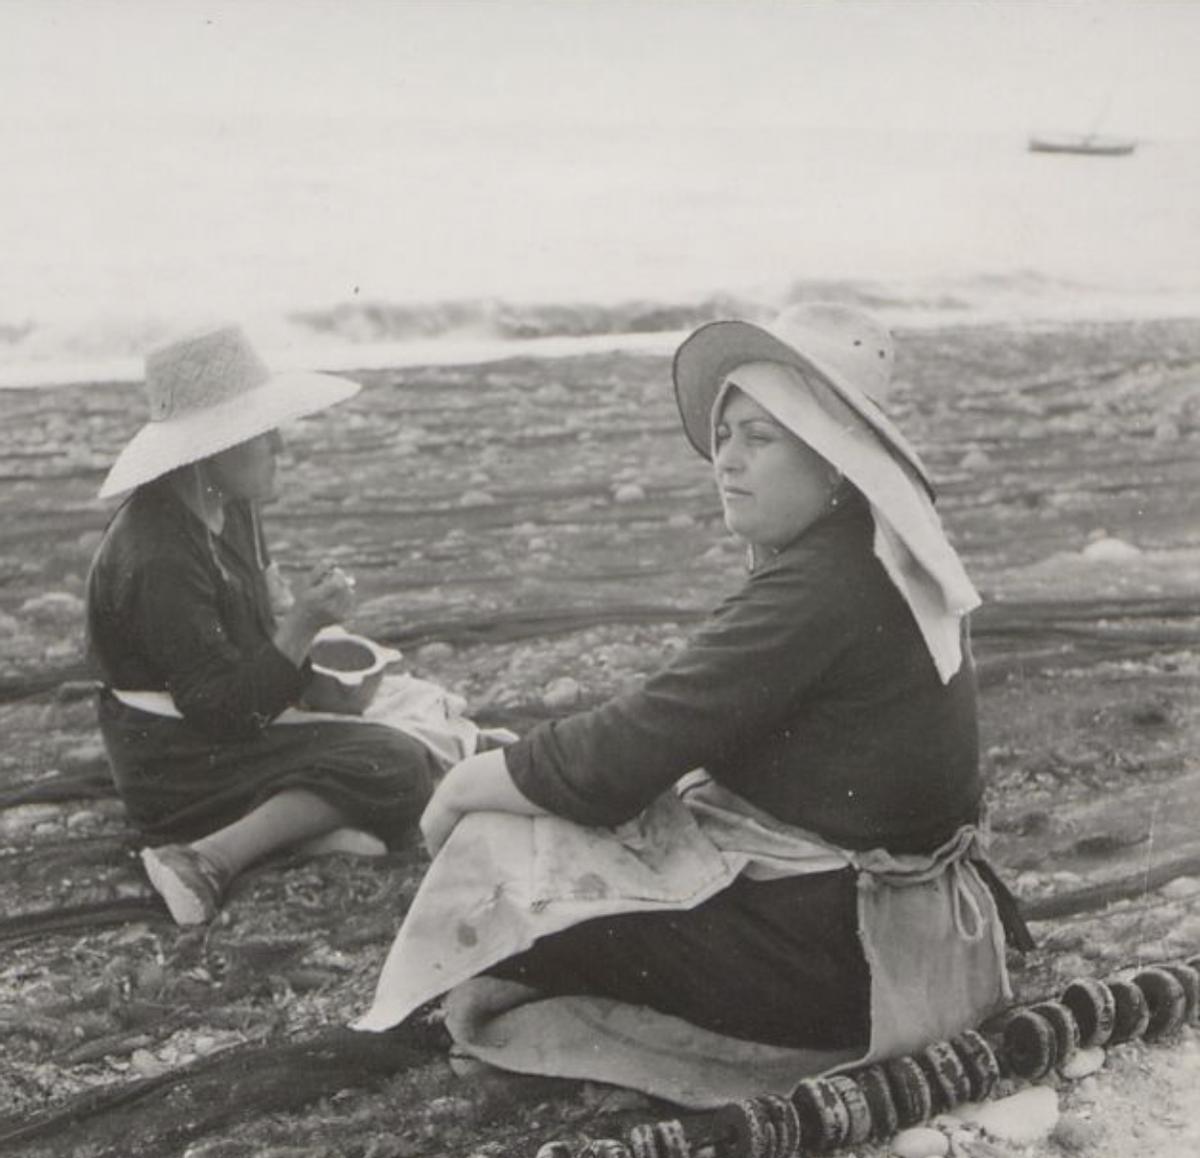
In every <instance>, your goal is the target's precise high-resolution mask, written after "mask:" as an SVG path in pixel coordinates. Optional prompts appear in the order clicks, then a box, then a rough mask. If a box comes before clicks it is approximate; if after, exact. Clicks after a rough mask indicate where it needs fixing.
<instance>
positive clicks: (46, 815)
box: [0, 804, 59, 833]
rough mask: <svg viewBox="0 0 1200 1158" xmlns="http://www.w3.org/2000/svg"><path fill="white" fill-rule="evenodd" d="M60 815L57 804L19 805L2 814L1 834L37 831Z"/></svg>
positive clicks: (0, 819) (0, 821) (0, 814)
mask: <svg viewBox="0 0 1200 1158" xmlns="http://www.w3.org/2000/svg"><path fill="white" fill-rule="evenodd" d="M58 815H59V808H58V805H56V804H18V805H16V806H15V807H14V808H6V809H5V810H4V811H3V812H0V832H4V833H17V832H23V831H25V830H27V829H29V830H32V829H36V828H37V827H38V825H39V824H42V823H44V822H48V821H50V820H51V819H53V818H56V817H57V816H58Z"/></svg>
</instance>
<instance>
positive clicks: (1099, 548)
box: [1080, 538, 1142, 563]
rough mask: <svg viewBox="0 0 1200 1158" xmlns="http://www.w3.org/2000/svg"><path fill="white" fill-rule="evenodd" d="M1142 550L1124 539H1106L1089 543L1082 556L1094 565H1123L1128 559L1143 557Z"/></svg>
mask: <svg viewBox="0 0 1200 1158" xmlns="http://www.w3.org/2000/svg"><path fill="white" fill-rule="evenodd" d="M1141 553H1142V552H1141V549H1140V548H1138V547H1135V546H1134V545H1133V544H1132V543H1127V542H1125V540H1124V539H1113V538H1104V539H1097V540H1096V541H1095V542H1094V543H1089V544H1088V545H1087V546H1086V547H1084V549H1083V550H1082V551H1080V554H1081V555H1082V556H1083V557H1084V558H1085V559H1089V560H1090V561H1091V562H1093V563H1122V562H1125V561H1126V560H1128V559H1136V558H1138V556H1140V555H1141Z"/></svg>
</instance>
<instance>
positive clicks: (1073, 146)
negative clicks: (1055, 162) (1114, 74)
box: [1029, 81, 1138, 157]
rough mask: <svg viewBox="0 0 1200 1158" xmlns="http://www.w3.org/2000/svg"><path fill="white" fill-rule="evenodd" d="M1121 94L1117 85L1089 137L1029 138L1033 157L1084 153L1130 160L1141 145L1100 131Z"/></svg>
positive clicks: (1093, 122) (1056, 135) (1073, 135)
mask: <svg viewBox="0 0 1200 1158" xmlns="http://www.w3.org/2000/svg"><path fill="white" fill-rule="evenodd" d="M1116 91H1117V84H1116V82H1115V81H1114V82H1113V84H1112V86H1111V87H1110V88H1109V90H1108V93H1107V94H1106V96H1105V98H1104V102H1103V104H1101V106H1100V111H1099V112H1098V113H1097V114H1096V117H1095V119H1094V120H1093V121H1092V127H1091V128H1090V129H1089V130H1088V131H1087V132H1086V133H1048V134H1045V135H1043V134H1035V135H1034V136H1032V137H1030V138H1029V151H1030V152H1031V153H1081V154H1083V155H1084V156H1088V157H1128V156H1129V154H1130V153H1132V152H1133V151H1134V149H1136V148H1137V144H1138V143H1137V141H1135V140H1133V139H1132V138H1130V137H1106V136H1102V135H1101V134H1100V132H1099V131H1098V130H1099V128H1100V125H1101V124H1102V123H1103V122H1104V119H1105V118H1106V117H1107V116H1108V110H1109V106H1110V105H1111V104H1112V101H1113V96H1114V94H1115V93H1116Z"/></svg>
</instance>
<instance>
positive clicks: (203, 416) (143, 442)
mask: <svg viewBox="0 0 1200 1158" xmlns="http://www.w3.org/2000/svg"><path fill="white" fill-rule="evenodd" d="M360 389H361V387H360V385H359V383H357V382H353V381H351V380H350V379H349V378H339V377H336V376H335V375H333V374H315V373H310V372H305V371H288V372H284V373H281V374H273V375H272V376H271V377H270V378H269V379H267V381H266V382H265V383H263V385H261V386H257V387H255V388H254V389H253V390H249V391H247V392H246V393H245V394H241V395H239V396H238V397H236V398H231V399H228V400H227V401H225V402H221V403H218V404H217V405H216V406H210V407H208V408H206V409H204V410H199V411H194V412H192V413H190V414H186V415H182V416H180V417H178V418H168V419H164V420H162V421H160V422H147V423H146V425H145V426H143V427H142V428H141V430H139V431H138V432H137V433H136V434H135V435H134V436H133V438H132V439H130V441H129V443H128V445H127V446H126V447H125V449H124V450H122V451H121V453H120V454H119V455H118V456H117V460H116V462H114V463H113V465H112V469H111V470H110V471H109V472H108V477H107V478H105V480H104V484H103V486H101V488H100V496H99V497H100V498H102V499H106V498H112V497H113V496H115V495H120V494H125V493H126V492H127V491H131V490H134V489H135V488H136V487H140V486H142V485H143V484H145V483H148V482H152V481H153V480H154V479H156V478H160V477H161V476H162V475H164V474H167V473H169V472H170V471H173V470H175V469H176V468H177V467H181V466H186V465H187V464H188V463H192V462H199V461H200V460H201V459H204V458H208V456H209V455H212V454H217V453H219V452H220V451H222V450H228V449H229V448H230V447H231V446H236V445H237V444H238V443H240V442H246V441H247V440H249V439H251V438H256V437H257V436H258V435H260V434H266V433H267V431H269V430H274V429H275V428H276V427H277V426H279V425H280V424H281V423H284V422H290V421H292V420H293V419H297V418H303V417H305V416H306V415H309V414H315V413H316V412H317V411H319V410H324V409H326V407H329V406H333V405H334V404H335V403H338V402H342V401H345V399H347V398H352V397H353V396H354V395H355V394H357V393H358V391H359V390H360Z"/></svg>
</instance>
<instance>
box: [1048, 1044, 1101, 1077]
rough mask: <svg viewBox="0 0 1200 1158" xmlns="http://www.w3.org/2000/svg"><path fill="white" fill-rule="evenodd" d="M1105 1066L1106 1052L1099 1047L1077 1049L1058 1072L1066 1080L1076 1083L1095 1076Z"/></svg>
mask: <svg viewBox="0 0 1200 1158" xmlns="http://www.w3.org/2000/svg"><path fill="white" fill-rule="evenodd" d="M1103 1065H1104V1050H1103V1048H1101V1047H1100V1046H1098V1045H1093V1046H1088V1047H1086V1048H1084V1049H1077V1050H1076V1051H1075V1052H1074V1053H1073V1054H1072V1055H1071V1056H1070V1057H1069V1058H1068V1059H1067V1060H1066V1061H1065V1062H1064V1063H1063V1064H1062V1065H1061V1066H1059V1068H1058V1072H1059V1073H1060V1074H1062V1076H1063V1077H1064V1078H1069V1079H1071V1080H1072V1081H1076V1080H1077V1079H1079V1078H1086V1077H1087V1076H1088V1074H1094V1073H1095V1072H1096V1071H1097V1070H1098V1069H1101V1068H1102V1067H1103Z"/></svg>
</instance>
